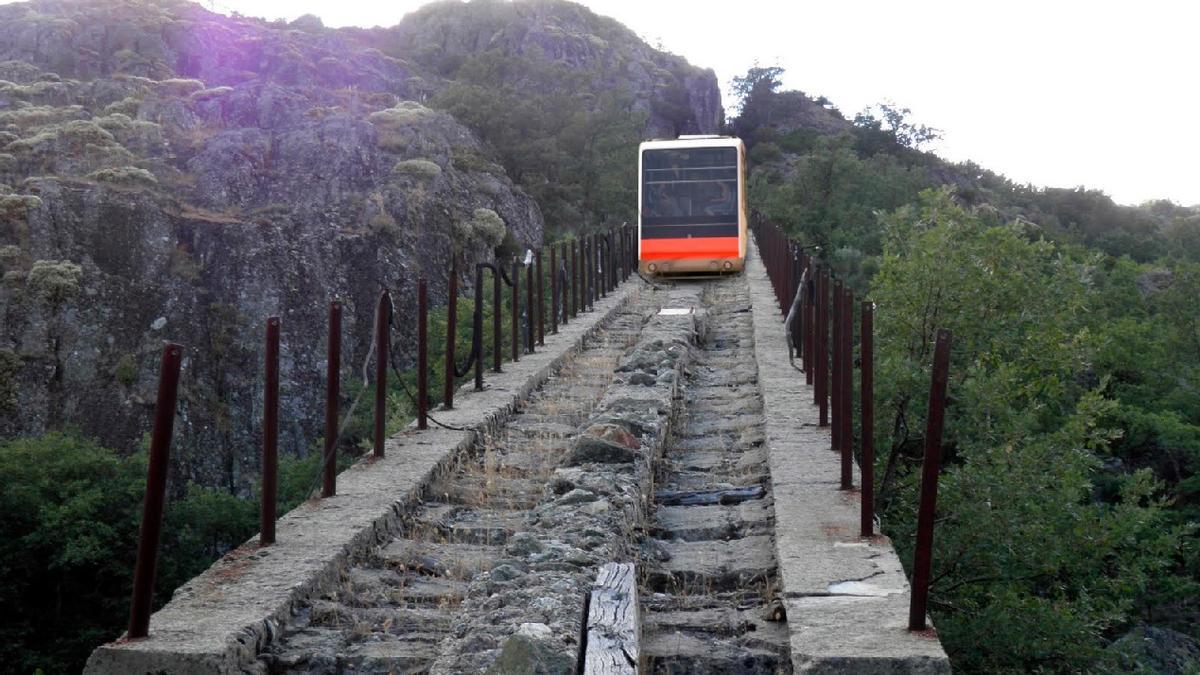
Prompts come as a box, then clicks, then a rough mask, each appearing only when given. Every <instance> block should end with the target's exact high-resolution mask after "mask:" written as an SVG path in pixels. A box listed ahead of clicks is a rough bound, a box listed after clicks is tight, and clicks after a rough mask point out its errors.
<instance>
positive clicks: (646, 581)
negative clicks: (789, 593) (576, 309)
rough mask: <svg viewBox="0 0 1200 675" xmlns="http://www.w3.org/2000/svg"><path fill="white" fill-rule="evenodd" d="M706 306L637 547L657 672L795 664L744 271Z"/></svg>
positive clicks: (648, 655) (711, 291) (713, 286)
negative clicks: (782, 595)
mask: <svg viewBox="0 0 1200 675" xmlns="http://www.w3.org/2000/svg"><path fill="white" fill-rule="evenodd" d="M704 306H705V309H706V313H707V320H706V323H707V332H706V337H705V338H704V339H703V342H702V344H700V345H699V346H698V347H699V349H698V350H697V356H696V359H695V360H694V361H693V363H692V365H691V367H690V372H689V374H688V375H687V377H685V379H684V380H683V386H682V391H681V394H680V395H681V397H682V401H681V404H682V406H681V411H680V414H679V418H678V423H677V426H676V430H675V432H674V434H673V435H672V437H671V438H670V439H669V440H668V441H667V444H666V448H665V450H664V454H663V457H662V460H661V461H660V462H659V463H658V466H657V467H656V472H655V499H654V503H653V506H652V507H651V511H650V525H649V530H648V532H649V535H650V538H648V539H647V540H645V541H644V542H643V545H642V556H643V560H642V565H641V577H642V582H641V588H640V590H639V596H640V600H641V605H642V607H641V612H642V622H643V623H642V631H643V634H642V655H643V658H644V660H645V665H646V668H647V672H651V673H681V674H682V673H790V672H791V671H792V666H791V660H790V656H789V647H788V630H787V624H786V617H785V616H784V612H783V609H782V607H783V605H782V604H781V602H780V601H779V599H778V597H777V594H778V592H779V578H778V563H777V560H776V553H775V543H774V537H773V532H774V525H775V514H774V506H773V503H772V496H771V480H770V474H769V471H768V468H767V455H766V450H765V448H764V447H763V443H764V430H763V418H762V411H763V405H762V397H761V395H760V392H759V390H758V374H757V369H756V367H755V362H754V354H753V350H754V338H753V325H752V321H751V315H750V312H749V309H750V299H749V294H748V290H747V288H746V283H745V280H744V279H743V278H741V277H733V278H728V279H723V280H719V281H713V282H707V284H706V289H705V293H704Z"/></svg>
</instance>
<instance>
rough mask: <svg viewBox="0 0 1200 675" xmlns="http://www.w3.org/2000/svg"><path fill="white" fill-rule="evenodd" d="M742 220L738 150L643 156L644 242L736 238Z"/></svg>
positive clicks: (664, 152) (666, 151) (674, 151)
mask: <svg viewBox="0 0 1200 675" xmlns="http://www.w3.org/2000/svg"><path fill="white" fill-rule="evenodd" d="M738 214H739V209H738V153H737V148H732V147H724V148H680V149H661V150H645V151H643V152H642V227H643V236H646V234H647V232H646V230H647V227H649V229H650V233H649V234H650V236H655V233H657V234H658V235H659V236H683V237H688V236H705V235H707V236H731V235H730V232H727V231H726V230H729V228H728V226H729V225H733V226H734V229H733V230H732V236H736V234H737V231H736V227H737V223H738ZM680 228H682V229H683V230H686V231H682V230H680Z"/></svg>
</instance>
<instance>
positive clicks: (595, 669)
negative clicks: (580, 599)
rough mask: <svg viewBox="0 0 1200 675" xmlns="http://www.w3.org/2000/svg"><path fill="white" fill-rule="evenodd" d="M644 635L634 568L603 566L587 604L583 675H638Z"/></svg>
mask: <svg viewBox="0 0 1200 675" xmlns="http://www.w3.org/2000/svg"><path fill="white" fill-rule="evenodd" d="M641 632H642V627H641V619H640V617H639V616H638V599H637V575H636V574H635V573H634V567H633V564H632V563H607V564H605V565H602V566H601V567H600V573H599V574H598V575H597V576H596V583H595V585H594V586H592V594H591V599H590V601H589V604H588V615H587V650H586V652H585V655H584V661H583V670H582V672H583V673H584V675H589V674H590V675H615V674H617V673H621V674H628V675H635V674H636V673H637V672H638V654H639V649H638V643H639V642H640V638H641Z"/></svg>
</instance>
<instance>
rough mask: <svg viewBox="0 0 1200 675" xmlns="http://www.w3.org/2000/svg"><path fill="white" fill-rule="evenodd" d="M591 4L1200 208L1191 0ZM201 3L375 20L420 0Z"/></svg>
mask: <svg viewBox="0 0 1200 675" xmlns="http://www.w3.org/2000/svg"><path fill="white" fill-rule="evenodd" d="M0 1H3V0H0ZM582 1H583V4H586V5H588V6H590V7H591V8H592V9H593V10H595V11H596V12H597V13H600V14H604V15H608V16H611V17H613V18H616V19H617V20H619V21H621V22H622V23H624V24H625V25H627V26H629V27H630V28H632V29H633V30H634V31H636V32H637V33H638V34H640V35H642V36H643V37H644V38H646V39H647V40H649V41H650V43H651V44H658V43H661V46H662V47H663V48H665V49H666V50H668V51H671V52H674V53H677V54H680V55H682V56H684V57H686V58H687V59H688V60H689V61H690V62H692V63H693V64H696V65H700V66H703V67H709V68H713V69H714V70H715V71H716V73H717V77H718V79H719V81H720V82H721V85H722V87H724V88H725V89H726V91H727V90H728V85H729V81H730V79H731V78H733V77H734V76H735V75H739V74H744V73H745V71H746V69H747V68H749V67H750V66H751V65H752V64H753V62H754V61H755V60H756V59H757V60H758V61H759V62H761V63H762V65H779V66H782V67H784V68H785V69H786V71H787V72H786V73H785V75H784V87H785V88H788V89H801V90H803V91H805V92H807V93H809V94H812V95H817V94H823V95H825V96H827V97H828V98H829V99H830V100H831V101H833V103H834V104H835V105H837V106H838V107H839V108H840V109H841V110H842V112H843V113H844V114H845V115H846V116H847V117H853V116H854V113H855V112H858V111H859V110H861V109H862V108H863V107H864V106H866V105H868V104H871V103H875V102H878V101H882V100H890V101H892V102H894V103H896V104H898V105H900V106H901V107H907V108H911V109H912V111H913V117H914V119H915V120H916V121H918V122H922V123H925V124H929V125H931V126H934V127H937V128H940V129H942V130H943V132H944V139H943V141H942V142H941V143H940V144H939V145H938V146H937V147H936V148H934V149H935V150H936V151H937V152H938V153H939V154H940V155H942V156H943V157H946V158H948V159H952V160H964V159H972V160H974V161H976V162H977V163H979V164H980V165H982V166H984V167H987V168H989V169H992V170H994V171H998V172H1000V173H1003V174H1005V175H1006V176H1008V177H1009V178H1011V179H1013V180H1015V181H1018V182H1031V183H1034V184H1038V185H1051V186H1060V187H1072V186H1076V185H1085V186H1087V187H1089V188H1098V189H1101V190H1104V191H1105V192H1107V193H1108V194H1110V195H1112V196H1113V197H1114V198H1115V199H1116V200H1117V201H1119V202H1124V203H1137V202H1141V201H1144V200H1147V199H1152V198H1159V197H1166V198H1169V199H1173V200H1175V201H1176V202H1180V203H1183V204H1200V171H1198V170H1197V168H1196V167H1197V162H1198V160H1200V131H1198V128H1197V125H1196V118H1197V115H1198V114H1200V2H1196V1H1195V0H1175V1H1171V0H1137V1H1136V2H1134V1H1132V0H1126V1H1123V2H1112V1H1109V0H1092V1H1090V2H1083V1H1076V0H1040V1H1034V0H1003V2H1001V1H993V2H987V3H984V2H979V1H978V0H976V1H974V2H972V1H971V0H957V1H949V0H907V1H897V0H891V1H889V2H883V1H880V0H856V1H854V2H838V1H837V0H832V1H831V0H824V1H822V2H820V3H813V2H806V1H796V2H770V1H768V0H738V1H737V2H729V1H728V0H726V1H724V2H713V1H711V0H582ZM203 4H206V5H208V6H210V7H214V6H215V7H214V8H215V9H217V10H218V11H229V10H231V9H233V10H237V11H238V12H240V13H242V14H244V15H248V16H262V17H266V18H278V17H283V18H287V19H291V18H295V17H296V16H299V15H301V14H305V13H312V14H316V15H317V16H320V17H321V18H322V20H323V21H324V22H325V24H326V25H327V26H345V25H361V26H373V25H393V24H396V23H398V22H399V21H400V19H401V18H402V17H403V16H404V14H406V13H408V12H410V11H412V10H413V9H415V8H417V7H419V6H421V5H422V4H424V2H423V1H422V0H391V2H386V3H382V2H378V1H365V0H337V1H334V0H204V2H203ZM726 99H728V95H727V96H726ZM726 103H729V101H728V100H727V101H726Z"/></svg>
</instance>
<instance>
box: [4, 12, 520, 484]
mask: <svg viewBox="0 0 1200 675" xmlns="http://www.w3.org/2000/svg"><path fill="white" fill-rule="evenodd" d="M131 17H132V18H137V19H138V20H140V21H143V22H146V21H148V22H150V23H149V24H145V23H143V24H142V25H140V26H139V27H138V28H137V30H134V31H133V32H128V31H126V32H122V30H120V28H121V26H122V25H125V24H126V23H127V22H129V21H130V20H131ZM134 23H135V24H136V23H137V22H134ZM52 28H53V29H52ZM122 36H124V37H122ZM347 40H348V38H345V37H341V36H338V35H325V34H322V35H318V36H313V35H310V34H308V33H305V32H303V31H298V30H284V29H278V28H272V27H270V26H268V25H265V24H262V23H261V22H253V21H248V20H241V19H226V18H224V17H220V16H217V15H213V14H210V13H207V12H204V11H203V10H200V9H199V8H198V7H197V6H195V5H190V4H184V3H177V4H171V3H166V4H161V5H148V4H144V3H137V2H100V3H94V4H70V5H63V4H60V3H49V2H45V3H30V4H20V5H7V6H4V7H0V58H9V59H12V58H14V57H17V58H22V59H27V60H23V61H13V60H9V61H6V62H3V63H0V266H2V270H0V271H2V272H3V275H4V276H3V285H2V286H0V316H2V317H3V329H2V331H0V434H2V435H14V434H35V433H40V432H43V431H46V430H48V429H53V428H61V427H63V426H72V427H76V428H78V429H80V430H81V431H82V432H83V433H85V434H87V435H90V436H95V437H98V438H99V439H100V440H101V441H102V442H104V443H105V444H108V445H111V446H114V447H117V448H133V447H135V446H136V444H137V441H138V439H139V438H141V437H142V436H143V435H144V434H145V433H146V432H147V431H148V425H149V413H150V408H151V406H152V404H153V398H154V388H155V378H156V375H157V372H156V371H157V357H158V351H159V348H160V343H161V341H162V340H164V339H170V340H175V341H179V342H182V343H183V344H184V345H185V346H186V347H187V359H186V361H185V366H184V380H183V388H182V392H181V401H182V402H181V405H180V416H179V422H178V425H177V429H178V432H177V440H176V449H175V451H174V455H173V462H175V463H176V466H173V467H172V471H171V474H172V476H173V477H175V478H176V479H178V480H179V481H181V482H182V481H183V480H196V481H199V482H203V483H206V484H225V485H229V486H231V487H234V488H241V489H244V488H246V486H247V485H248V484H249V480H250V477H251V475H253V474H254V473H256V472H257V451H256V449H255V448H256V445H257V443H256V434H257V432H256V429H257V427H258V424H257V422H256V421H255V418H256V416H257V415H258V414H260V412H261V404H260V403H259V394H258V390H259V388H260V386H259V375H258V374H259V372H260V371H261V363H260V359H261V356H260V344H261V341H262V335H261V329H262V323H263V320H264V319H265V317H266V316H268V315H270V314H278V315H280V316H281V317H282V318H283V325H284V338H283V339H284V346H283V350H284V354H283V373H282V377H283V382H284V392H283V406H284V410H283V414H282V420H283V425H282V434H283V443H284V447H285V448H287V449H289V450H292V451H296V452H300V453H301V454H303V453H304V452H306V451H307V449H308V448H309V447H310V446H311V445H312V444H313V442H314V439H315V437H316V436H317V434H318V433H319V424H320V422H319V420H320V419H321V410H322V407H323V402H322V394H321V386H320V373H321V372H322V369H323V366H322V365H321V364H322V361H323V359H324V343H325V336H324V331H325V328H324V326H325V325H326V318H325V317H326V311H327V310H326V307H327V303H328V301H329V300H330V299H331V298H334V297H338V298H341V299H342V300H343V302H344V304H345V307H346V316H345V319H344V322H345V336H344V343H345V345H346V346H345V350H346V351H345V356H344V357H343V363H344V364H346V369H345V370H346V377H347V378H348V377H350V376H351V375H352V373H354V372H357V371H358V370H359V368H358V366H359V365H360V364H361V362H362V360H363V358H364V357H365V354H366V350H367V345H366V344H365V341H366V339H367V336H368V335H369V334H370V332H371V321H372V312H373V307H374V304H375V302H376V298H377V295H378V292H379V290H380V288H381V287H382V286H388V287H392V288H402V289H410V288H411V287H412V286H413V285H414V283H415V279H416V277H417V276H419V275H425V276H427V277H429V278H430V279H431V293H432V296H433V297H432V299H433V302H435V303H437V302H439V301H440V300H442V299H444V297H445V286H446V281H447V276H446V270H447V269H448V267H449V262H450V258H451V256H452V255H454V253H455V252H459V253H461V254H462V255H463V256H464V257H465V258H467V259H468V260H470V259H476V258H484V257H490V256H491V254H492V250H493V249H494V247H496V246H498V245H499V244H501V243H502V242H503V241H506V240H507V241H508V242H509V243H510V245H512V246H514V247H516V246H520V247H524V246H527V245H536V244H537V243H538V242H540V240H541V237H542V219H541V215H540V211H539V209H538V206H537V204H536V203H534V202H533V200H532V199H531V198H529V197H528V196H527V195H526V194H524V193H523V192H522V191H521V190H519V189H517V188H515V187H514V186H513V184H512V182H511V181H510V180H509V179H508V177H507V176H506V175H505V173H504V171H503V169H501V168H500V167H499V166H498V165H497V164H496V162H495V161H494V160H493V159H492V158H491V155H490V152H489V150H488V149H487V148H486V147H484V146H483V145H482V144H481V143H480V142H479V141H478V139H477V138H476V137H475V136H474V135H473V134H472V133H471V132H470V131H469V130H468V129H466V128H465V127H463V126H462V125H460V124H459V123H458V122H456V121H455V120H454V119H453V118H451V117H450V116H448V115H446V114H444V113H440V112H437V111H434V110H431V109H429V108H426V107H424V106H423V105H421V104H419V103H416V102H412V101H404V100H402V99H401V97H400V96H398V95H397V93H399V94H403V93H404V84H403V83H404V79H403V78H404V74H405V70H404V69H403V68H401V67H400V66H399V65H397V63H398V62H396V61H395V60H394V59H388V58H386V57H383V56H382V55H381V54H378V53H376V52H372V51H371V50H369V49H367V48H363V47H359V48H358V50H357V54H358V55H357V56H352V57H350V58H348V59H344V60H342V61H340V65H339V67H340V68H343V69H346V70H347V72H349V73H350V75H347V76H346V77H342V76H340V75H339V76H336V77H335V76H333V75H330V74H329V73H327V72H326V71H325V70H324V68H325V67H324V66H323V65H322V63H323V61H322V58H323V57H321V54H323V53H326V52H329V51H330V50H334V51H336V50H337V49H339V48H340V46H339V45H342V43H345V42H346V41H347ZM339 41H340V42H339ZM285 47H286V49H285ZM280 50H283V51H286V52H287V53H288V54H287V55H285V56H280V57H279V58H276V57H275V56H272V54H276V52H278V51H280ZM350 51H351V52H354V50H350ZM123 52H132V53H134V54H135V55H136V57H137V58H134V56H130V55H129V54H123ZM293 52H294V53H293ZM64 54H73V55H76V56H77V58H74V59H72V60H70V61H63V60H62V57H63V55H64ZM218 55H219V56H218ZM360 57H361V58H360ZM327 65H328V64H327ZM49 67H55V68H59V70H60V72H52V71H50V70H47V68H49ZM193 75H194V76H199V77H201V78H202V79H192V78H190V77H181V76H193ZM371 89H374V91H371ZM396 301H397V303H398V307H397V309H398V312H399V314H398V318H397V320H398V323H399V325H401V326H408V325H410V324H411V321H412V316H413V313H414V307H413V300H412V298H411V294H410V293H400V294H397V296H396Z"/></svg>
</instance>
